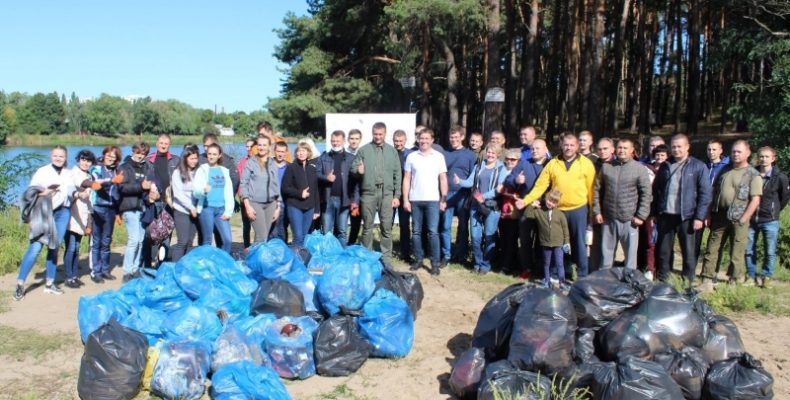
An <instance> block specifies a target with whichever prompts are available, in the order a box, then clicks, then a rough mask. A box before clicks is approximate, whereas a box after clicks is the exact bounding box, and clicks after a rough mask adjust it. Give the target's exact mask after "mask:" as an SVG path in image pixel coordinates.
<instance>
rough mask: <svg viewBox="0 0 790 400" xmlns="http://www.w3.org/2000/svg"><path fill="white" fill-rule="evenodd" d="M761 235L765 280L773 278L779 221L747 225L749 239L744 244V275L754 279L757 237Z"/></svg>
mask: <svg viewBox="0 0 790 400" xmlns="http://www.w3.org/2000/svg"><path fill="white" fill-rule="evenodd" d="M760 232H762V234H763V248H764V250H763V251H765V255H764V256H763V273H762V275H763V276H764V277H766V278H770V277H772V276H774V265H775V264H776V241H777V239H778V238H779V221H778V220H776V221H768V222H760V223H757V224H751V225H749V239H748V241H747V242H746V273H747V274H748V275H749V277H750V278H754V275H755V272H756V269H757V235H759V234H760Z"/></svg>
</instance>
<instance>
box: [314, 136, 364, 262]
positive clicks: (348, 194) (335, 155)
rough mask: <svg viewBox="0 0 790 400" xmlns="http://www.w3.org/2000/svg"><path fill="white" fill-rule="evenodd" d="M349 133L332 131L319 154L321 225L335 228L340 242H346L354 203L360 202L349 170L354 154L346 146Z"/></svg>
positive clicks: (324, 229)
mask: <svg viewBox="0 0 790 400" xmlns="http://www.w3.org/2000/svg"><path fill="white" fill-rule="evenodd" d="M345 141H346V133H345V132H343V131H340V130H337V131H334V132H332V135H331V136H330V138H329V145H330V146H331V147H330V148H329V149H328V150H326V151H324V152H323V154H321V156H320V157H318V163H317V167H318V170H317V177H318V186H319V188H320V192H321V193H320V194H321V226H322V231H323V233H327V232H332V233H333V234H334V235H335V237H336V238H337V239H338V240H340V243H341V244H342V245H343V246H345V245H346V241H347V238H348V237H347V236H346V228H347V227H348V214H349V207H350V206H351V203H352V202H354V203H356V202H359V195H358V193H356V190H354V188H355V185H354V184H353V181H352V179H351V175H350V173H349V170H350V169H351V163H352V162H353V161H354V155H353V154H351V153H349V152H347V151H345V148H344V147H343V144H344V142H345Z"/></svg>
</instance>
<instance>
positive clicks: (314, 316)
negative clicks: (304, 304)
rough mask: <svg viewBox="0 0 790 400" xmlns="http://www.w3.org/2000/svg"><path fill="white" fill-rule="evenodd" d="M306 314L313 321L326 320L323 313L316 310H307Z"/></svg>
mask: <svg viewBox="0 0 790 400" xmlns="http://www.w3.org/2000/svg"><path fill="white" fill-rule="evenodd" d="M307 316H308V317H310V318H312V319H313V321H315V322H317V323H319V324H320V323H322V322H324V321H325V320H326V317H325V316H324V314H322V313H320V312H318V311H308V312H307Z"/></svg>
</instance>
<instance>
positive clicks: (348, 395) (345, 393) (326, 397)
mask: <svg viewBox="0 0 790 400" xmlns="http://www.w3.org/2000/svg"><path fill="white" fill-rule="evenodd" d="M317 398H318V399H320V400H365V399H368V397H364V396H359V395H357V394H356V393H354V391H353V390H352V389H351V388H349V387H348V385H346V384H345V383H344V384H342V385H337V386H335V389H334V390H332V391H331V392H328V393H322V394H319V395H318V397H317Z"/></svg>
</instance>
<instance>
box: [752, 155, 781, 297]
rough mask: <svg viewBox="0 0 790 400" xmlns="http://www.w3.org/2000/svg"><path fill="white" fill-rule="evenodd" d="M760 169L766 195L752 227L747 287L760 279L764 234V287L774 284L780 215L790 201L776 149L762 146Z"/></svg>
mask: <svg viewBox="0 0 790 400" xmlns="http://www.w3.org/2000/svg"><path fill="white" fill-rule="evenodd" d="M757 160H758V164H759V166H758V170H759V172H760V177H761V178H762V181H763V196H762V198H761V199H760V207H759V208H758V209H757V212H756V213H755V214H754V216H753V217H752V220H751V223H750V224H749V239H748V242H747V244H746V273H747V274H748V278H747V279H748V281H747V284H750V283H751V282H754V281H755V280H756V278H757V275H756V269H757V235H759V234H760V233H762V234H763V243H764V246H763V248H764V249H763V251H765V255H764V256H763V270H762V274H760V275H762V282H759V283H761V284H762V286H763V287H768V286H769V285H770V281H771V278H772V277H773V274H774V265H775V264H776V244H777V241H778V238H779V214H780V213H781V212H782V209H784V208H785V206H787V203H788V201H790V179H788V177H787V175H786V174H785V173H784V172H782V171H780V170H779V168H778V167H776V166H775V165H774V163H775V162H776V150H774V149H773V148H771V147H769V146H765V147H761V148H760V150H758V152H757Z"/></svg>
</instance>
